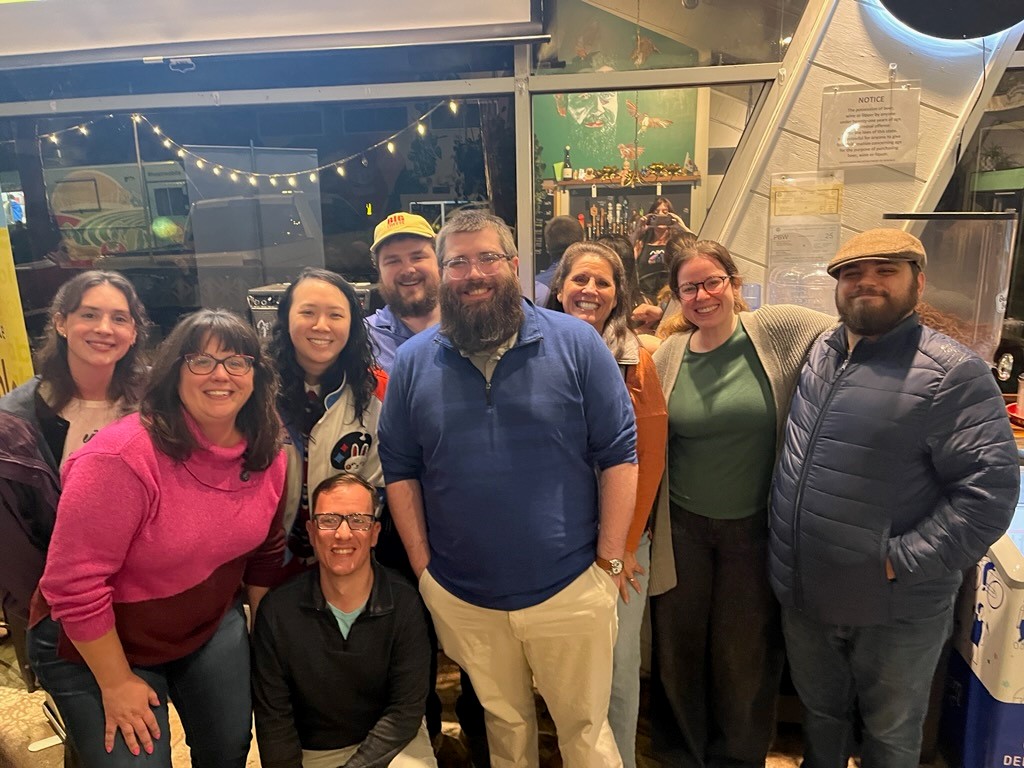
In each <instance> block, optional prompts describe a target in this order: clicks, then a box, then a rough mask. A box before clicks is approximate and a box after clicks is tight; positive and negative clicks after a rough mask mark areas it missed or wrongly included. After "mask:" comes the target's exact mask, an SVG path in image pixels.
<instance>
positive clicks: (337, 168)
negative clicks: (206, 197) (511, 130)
mask: <svg viewBox="0 0 1024 768" xmlns="http://www.w3.org/2000/svg"><path fill="white" fill-rule="evenodd" d="M445 106H447V108H448V109H449V110H450V111H451V112H452V114H458V111H459V102H458V101H456V100H455V99H443V100H441V101H439V102H438V103H437V104H435V105H434V106H432V107H431V108H430V109H428V110H427V111H426V112H424V113H423V114H421V115H420V116H419V117H417V118H416V119H415V120H413V121H412V122H411V123H409V124H408V125H407V126H405V127H404V128H402V129H400V130H397V131H395V132H394V133H392V134H391V135H390V136H386V137H385V138H383V139H381V140H380V141H377V142H374V143H373V144H370V145H369V146H368V147H365V148H364V149H362V150H360V151H358V152H353V153H352V154H350V155H346V156H345V157H342V158H340V159H337V160H332V161H331V162H329V163H323V164H321V165H317V166H315V167H312V168H303V169H296V170H293V171H288V172H275V173H264V172H260V171H253V170H247V169H244V168H234V167H232V166H230V165H225V164H223V163H217V162H215V161H213V160H211V159H209V158H208V157H206V156H204V155H202V154H200V153H199V152H196V151H195V150H194V149H189V148H188V147H187V146H185V145H184V144H182V143H181V142H179V141H177V140H176V139H174V138H173V137H171V136H169V135H168V134H167V133H166V132H164V130H163V129H162V128H161V127H160V126H159V125H158V124H157V123H155V122H153V121H152V120H150V119H149V117H147V116H146V115H144V114H142V113H140V112H134V113H132V114H131V119H132V121H133V122H134V123H136V125H137V126H139V128H140V129H141V128H143V127H145V128H147V129H149V130H151V131H152V132H153V134H154V135H155V136H156V137H157V139H158V140H159V141H160V143H161V144H163V146H164V148H165V149H167V150H168V151H169V152H172V153H173V154H174V155H176V156H177V157H178V158H179V159H180V160H181V161H182V162H183V163H184V164H185V165H186V167H192V168H195V169H197V170H200V171H209V172H210V173H212V174H213V175H214V176H224V177H226V178H228V179H230V180H231V181H234V182H238V183H246V182H248V183H249V184H250V185H251V186H254V187H256V186H259V184H260V182H261V181H266V182H267V183H268V184H270V186H272V187H277V186H281V185H287V186H289V187H297V186H298V185H299V180H300V179H302V178H306V179H308V180H309V181H310V182H313V183H315V182H316V181H317V180H318V179H319V177H320V174H322V173H323V172H324V171H331V170H333V171H334V172H335V173H336V174H337V175H338V176H341V177H343V178H344V176H345V173H346V171H345V166H346V165H347V164H349V163H351V162H353V161H356V160H358V161H359V162H360V163H361V164H362V165H363V166H366V165H368V164H369V160H368V159H367V155H369V154H372V153H373V152H374V151H375V150H378V149H380V148H381V147H383V148H384V149H386V150H387V152H388V153H389V154H392V155H393V154H395V152H396V151H397V143H396V142H397V141H398V140H399V139H400V137H401V136H403V135H404V134H406V133H410V132H413V131H415V132H416V133H417V134H418V135H419V136H425V135H426V134H427V120H428V118H429V117H430V116H431V115H432V114H433V113H434V112H436V111H437V110H439V109H441V108H443V107H445ZM114 117H115V115H113V114H108V115H103V116H102V117H96V118H93V119H91V120H86V121H83V122H81V123H77V124H76V125H71V126H68V127H66V128H61V129H59V130H55V131H49V132H47V133H43V134H40V135H39V136H37V137H36V141H37V142H39V146H40V149H41V148H42V147H43V146H45V145H46V144H47V143H49V144H53V145H56V146H60V144H61V142H62V141H63V140H64V139H65V138H66V137H68V136H88V135H89V133H90V131H91V129H92V127H93V126H94V125H96V124H97V123H99V122H101V121H104V120H111V119H113V118H114ZM0 143H3V144H8V143H11V144H12V143H14V141H13V140H5V141H3V142H0Z"/></svg>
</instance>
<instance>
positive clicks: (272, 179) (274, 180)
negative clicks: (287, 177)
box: [270, 176, 277, 187]
mask: <svg viewBox="0 0 1024 768" xmlns="http://www.w3.org/2000/svg"><path fill="white" fill-rule="evenodd" d="M270 186H272V187H276V186H277V177H276V176H271V177H270Z"/></svg>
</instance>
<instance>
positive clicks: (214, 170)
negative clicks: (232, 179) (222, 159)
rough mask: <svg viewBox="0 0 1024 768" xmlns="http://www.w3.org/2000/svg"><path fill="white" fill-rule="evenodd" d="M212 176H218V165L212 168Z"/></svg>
mask: <svg viewBox="0 0 1024 768" xmlns="http://www.w3.org/2000/svg"><path fill="white" fill-rule="evenodd" d="M213 175H214V176H220V166H219V165H215V166H213Z"/></svg>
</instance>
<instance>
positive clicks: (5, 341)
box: [0, 214, 33, 395]
mask: <svg viewBox="0 0 1024 768" xmlns="http://www.w3.org/2000/svg"><path fill="white" fill-rule="evenodd" d="M2 218H3V217H2V214H0V220H2ZM32 376H33V371H32V355H31V353H30V352H29V349H28V332H27V331H26V330H25V318H24V316H23V314H22V311H21V294H20V293H19V292H18V277H17V275H16V274H15V272H14V254H13V253H12V252H11V236H10V235H9V234H8V232H7V227H5V226H0V395H6V394H7V393H8V392H10V391H11V390H12V389H14V388H15V387H16V386H18V385H19V384H24V383H25V382H26V381H28V380H29V379H31V378H32Z"/></svg>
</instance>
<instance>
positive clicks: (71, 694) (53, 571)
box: [29, 310, 285, 768]
mask: <svg viewBox="0 0 1024 768" xmlns="http://www.w3.org/2000/svg"><path fill="white" fill-rule="evenodd" d="M276 394H277V374H276V372H275V370H274V364H273V361H271V360H269V359H268V357H267V355H266V353H265V352H264V350H263V349H262V348H261V346H260V342H259V339H258V338H257V336H256V333H255V331H254V330H253V329H252V328H251V327H250V326H249V325H248V324H247V323H245V322H244V321H242V319H241V318H239V317H238V316H236V315H234V314H232V313H230V312H227V311H225V310H201V311H199V312H196V313H193V314H191V315H188V316H187V317H185V318H184V319H183V320H181V321H180V322H179V323H178V325H177V326H176V327H175V329H174V330H173V331H172V332H171V334H170V335H169V336H168V337H167V339H166V340H165V341H164V342H163V343H162V344H161V345H160V348H159V349H158V350H157V353H156V356H155V362H154V364H153V368H152V370H151V371H150V379H149V383H148V385H147V388H146V393H145V395H144V396H143V398H142V401H141V403H140V412H139V413H138V414H136V415H132V416H128V417H126V418H124V419H121V420H120V421H118V422H117V423H115V424H112V425H110V426H108V427H106V428H105V429H103V430H101V431H100V433H99V434H97V435H96V437H94V438H93V439H92V440H90V441H89V443H88V445H86V446H85V447H83V448H81V449H80V450H79V451H77V452H76V453H74V454H73V455H72V456H71V457H70V458H69V459H68V462H67V464H66V466H65V468H64V489H63V492H62V495H61V499H60V506H59V510H58V515H57V523H56V526H55V527H54V531H53V538H52V540H51V542H50V549H49V552H48V554H47V559H46V570H45V571H44V573H43V577H42V579H41V581H40V583H39V595H40V596H41V599H40V600H37V601H35V602H34V603H33V610H32V621H31V624H32V627H31V629H30V631H29V654H30V658H31V661H32V667H33V669H35V671H36V674H37V675H38V676H39V679H40V682H41V683H42V685H43V687H44V688H45V689H46V690H47V691H48V692H49V693H50V695H51V696H52V697H53V699H54V701H56V703H57V708H58V709H59V710H60V713H61V716H62V718H63V720H64V723H65V725H66V727H67V731H68V738H69V741H70V742H71V743H72V744H73V745H74V746H75V748H76V749H77V751H78V754H79V755H80V756H81V758H82V761H83V763H84V765H85V766H86V767H87V768H93V767H94V766H104V767H106V766H118V767H120V766H134V765H137V764H138V761H139V757H138V756H139V755H140V754H141V753H142V752H146V753H147V754H148V755H149V756H150V757H149V760H150V761H151V763H150V764H153V765H156V766H162V767H163V768H170V765H171V747H170V734H169V725H168V710H167V700H168V698H170V699H172V700H173V701H174V703H175V708H176V709H177V711H178V713H179V714H180V715H181V722H182V725H183V727H184V730H185V735H186V739H187V742H188V745H189V748H190V750H191V756H192V764H193V765H194V766H197V768H199V767H201V766H209V767H210V768H232V767H234V768H242V766H244V765H245V761H246V755H247V754H248V751H249V742H250V734H251V722H252V700H251V696H250V693H249V645H248V631H247V627H246V622H245V616H244V613H243V610H242V605H241V602H240V601H239V600H238V591H239V588H240V586H241V585H243V584H245V585H246V586H247V587H248V591H249V602H250V605H252V606H253V610H255V609H256V606H257V605H258V603H259V600H260V598H261V597H262V596H263V594H265V593H266V591H267V588H268V587H270V586H273V585H274V584H276V583H277V581H278V580H279V577H280V572H281V557H282V549H283V536H282V531H281V522H280V515H279V514H278V502H279V500H280V497H281V493H282V487H283V483H284V472H285V466H284V456H283V455H282V454H281V450H280V422H279V421H278V418H277V414H276V412H275V409H274V404H275V398H276Z"/></svg>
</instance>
